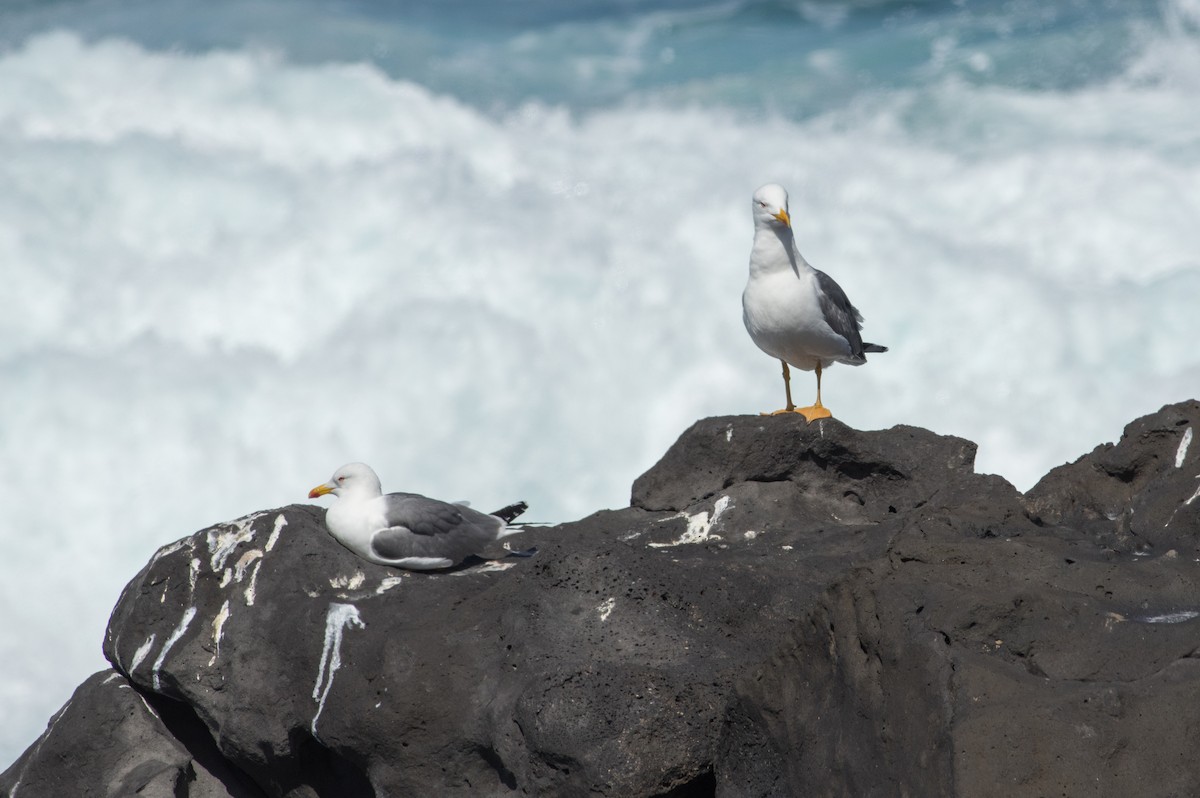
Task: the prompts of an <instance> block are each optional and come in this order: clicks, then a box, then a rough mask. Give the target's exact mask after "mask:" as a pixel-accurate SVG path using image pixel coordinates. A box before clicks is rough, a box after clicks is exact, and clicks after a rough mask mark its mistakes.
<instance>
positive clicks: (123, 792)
mask: <svg viewBox="0 0 1200 798" xmlns="http://www.w3.org/2000/svg"><path fill="white" fill-rule="evenodd" d="M0 791H2V792H3V793H4V795H6V796H15V795H18V794H19V795H31V796H38V795H45V796H79V797H80V798H82V796H118V795H119V796H127V795H138V796H143V798H180V796H190V797H191V798H258V796H262V795H263V793H262V792H261V791H260V790H258V789H257V788H255V787H254V786H253V784H252V783H251V782H250V781H249V780H248V779H246V778H245V777H244V776H243V775H242V774H240V773H238V772H237V771H235V770H233V769H232V768H230V767H229V766H228V765H227V764H226V763H225V761H224V760H223V758H222V757H221V756H220V754H218V753H217V750H216V748H215V746H213V744H212V739H211V738H210V737H209V736H208V733H207V731H206V730H205V729H204V727H203V726H201V725H200V724H199V723H197V722H195V720H194V715H192V713H191V712H190V710H188V709H187V708H186V707H182V706H175V705H172V702H170V701H166V700H164V699H161V698H157V697H155V696H153V695H149V696H148V695H145V694H142V693H139V692H138V691H137V690H134V689H133V687H132V686H131V685H130V683H129V681H128V680H127V679H126V678H125V677H124V676H122V675H121V674H120V673H117V672H115V671H103V672H101V673H97V674H95V675H94V676H92V677H91V678H90V679H88V680H87V681H86V682H84V683H83V684H82V685H80V686H79V688H78V689H76V691H75V694H74V695H73V696H71V699H70V700H69V701H68V702H67V703H66V705H65V706H63V708H62V709H61V710H59V712H58V714H56V715H55V716H54V717H53V718H51V719H50V724H49V728H48V729H47V730H46V733H45V734H44V735H42V737H41V739H39V740H38V741H37V742H36V743H35V744H34V745H33V746H32V747H31V748H30V749H29V750H28V751H27V752H26V753H25V755H24V756H22V757H21V758H20V759H18V760H17V761H16V762H15V763H14V764H13V766H12V767H11V768H9V770H8V771H7V772H6V773H5V774H4V775H3V776H0Z"/></svg>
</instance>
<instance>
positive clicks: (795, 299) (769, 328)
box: [742, 268, 852, 371]
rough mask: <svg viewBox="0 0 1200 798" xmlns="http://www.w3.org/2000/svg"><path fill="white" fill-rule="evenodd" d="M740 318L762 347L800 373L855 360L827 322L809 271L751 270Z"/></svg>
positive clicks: (848, 346)
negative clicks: (818, 365) (838, 361)
mask: <svg viewBox="0 0 1200 798" xmlns="http://www.w3.org/2000/svg"><path fill="white" fill-rule="evenodd" d="M742 320H743V321H744V322H745V323H746V331H747V332H749V333H750V338H751V339H752V340H753V341H754V343H755V344H757V345H758V348H759V349H761V350H763V351H764V352H766V353H767V354H768V355H771V356H772V357H777V358H779V359H780V360H785V361H787V362H788V363H789V364H790V365H792V366H795V367H796V368H799V369H805V370H808V371H811V370H812V369H815V368H816V367H817V361H818V360H820V361H821V362H822V363H823V364H825V365H828V364H829V363H831V362H833V361H836V360H841V359H843V358H849V357H851V356H852V355H851V352H850V345H849V343H847V341H846V339H845V338H843V337H842V336H840V335H838V334H837V333H835V332H834V331H833V330H832V329H831V328H830V327H829V325H828V324H826V323H825V316H824V314H823V313H822V312H821V304H820V301H819V299H818V293H817V278H816V273H815V272H813V271H812V270H811V269H806V268H801V269H800V273H799V274H797V273H796V272H795V271H792V270H791V269H787V270H773V271H760V272H758V273H754V272H753V271H752V272H751V274H750V279H749V281H748V282H747V283H746V290H745V291H744V292H743V293H742Z"/></svg>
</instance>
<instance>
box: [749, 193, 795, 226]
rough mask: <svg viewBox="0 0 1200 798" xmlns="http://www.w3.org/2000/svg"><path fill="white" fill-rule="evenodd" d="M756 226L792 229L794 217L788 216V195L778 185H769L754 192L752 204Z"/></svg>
mask: <svg viewBox="0 0 1200 798" xmlns="http://www.w3.org/2000/svg"><path fill="white" fill-rule="evenodd" d="M750 207H751V210H752V211H753V213H754V226H755V227H756V228H761V227H774V228H789V229H790V228H791V226H792V217H791V216H790V215H789V214H788V195H787V191H785V190H784V188H783V186H781V185H779V184H778V183H767V184H766V185H765V186H762V187H761V188H759V190H758V191H755V192H754V200H753V201H752V202H751V205H750Z"/></svg>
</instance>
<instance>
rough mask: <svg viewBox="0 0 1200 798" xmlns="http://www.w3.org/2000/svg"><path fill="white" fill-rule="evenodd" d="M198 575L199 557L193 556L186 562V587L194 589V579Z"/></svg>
mask: <svg viewBox="0 0 1200 798" xmlns="http://www.w3.org/2000/svg"><path fill="white" fill-rule="evenodd" d="M199 577H200V558H199V557H193V558H192V561H191V562H190V563H189V564H188V587H189V588H191V590H192V591H195V590H196V580H197V579H198V578H199Z"/></svg>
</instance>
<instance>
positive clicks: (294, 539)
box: [0, 403, 1200, 798]
mask: <svg viewBox="0 0 1200 798" xmlns="http://www.w3.org/2000/svg"><path fill="white" fill-rule="evenodd" d="M1198 407H1200V405H1197V404H1196V403H1187V404H1183V405H1177V406H1172V407H1168V408H1164V409H1163V410H1162V411H1160V412H1159V413H1158V414H1155V415H1154V416H1151V417H1148V418H1146V419H1142V420H1140V421H1138V422H1135V423H1134V424H1132V425H1130V427H1129V429H1128V430H1127V432H1126V436H1125V437H1124V438H1123V439H1122V441H1121V443H1120V444H1118V445H1117V446H1116V447H1107V448H1106V447H1101V448H1100V449H1097V451H1096V452H1094V453H1093V454H1092V455H1089V456H1088V457H1085V458H1083V459H1081V460H1080V461H1079V462H1077V463H1075V464H1073V465H1071V466H1066V467H1064V468H1062V469H1056V470H1055V471H1054V472H1052V473H1051V474H1050V475H1048V476H1047V478H1046V479H1045V480H1043V481H1042V483H1041V484H1039V485H1038V487H1037V488H1036V489H1035V490H1034V491H1031V493H1030V495H1029V496H1028V497H1023V496H1021V495H1020V494H1019V493H1018V492H1017V491H1016V490H1014V489H1013V488H1012V486H1011V485H1009V484H1008V483H1007V482H1005V481H1004V480H1002V479H999V478H998V477H992V476H984V475H978V474H975V473H974V472H973V470H972V460H973V457H974V445H973V444H971V443H969V442H967V441H962V440H959V439H955V438H947V437H942V436H937V435H934V434H933V433H930V432H927V431H925V430H920V429H913V428H907V427H897V428H894V429H891V430H885V431H879V432H859V431H855V430H851V429H849V428H847V427H845V426H844V425H842V424H840V423H838V422H835V421H832V420H827V421H822V422H817V423H815V424H812V425H806V424H804V422H803V420H802V419H800V418H798V417H797V418H787V417H772V418H760V417H753V418H745V417H737V418H719V419H707V420H705V421H702V422H699V423H697V424H696V425H695V426H693V427H692V428H691V429H690V430H688V431H687V432H686V433H685V434H684V435H683V436H682V437H681V438H680V440H679V441H678V442H677V443H676V444H675V446H673V447H672V448H671V450H670V451H669V452H668V453H667V454H666V455H665V456H664V458H663V460H662V461H661V462H660V463H658V464H657V465H656V466H655V467H654V468H653V469H651V470H650V471H649V472H648V473H647V474H646V475H644V476H643V477H642V478H640V479H639V480H638V481H637V483H636V485H635V486H634V491H633V501H632V505H633V506H631V507H629V508H627V509H624V510H620V511H615V512H607V511H606V512H602V513H597V514H596V515H593V516H590V517H589V518H585V519H583V520H582V521H579V522H576V523H573V524H564V525H562V526H559V527H553V528H542V529H530V530H528V531H527V532H526V533H524V537H523V539H521V540H520V544H521V545H523V546H530V545H536V546H537V547H538V553H537V554H536V555H535V556H533V557H531V558H517V557H511V558H508V559H505V560H502V561H499V562H475V563H474V564H471V565H468V566H467V567H463V568H460V569H458V570H455V571H451V572H444V573H408V572H402V571H395V570H392V569H388V568H385V567H382V566H376V565H372V564H370V563H366V562H363V561H361V560H358V559H357V558H355V557H354V555H352V554H350V553H349V552H348V551H346V550H345V549H343V548H342V547H341V546H339V545H338V544H337V543H336V542H335V541H333V540H332V538H330V537H329V536H328V535H327V534H326V533H325V532H324V531H323V528H322V526H321V519H322V511H321V510H320V509H318V508H314V507H311V506H293V507H286V508H283V509H280V510H273V511H269V512H265V513H259V514H256V515H254V516H251V517H248V518H246V519H241V520H239V521H237V522H234V523H231V524H226V525H220V526H217V527H213V528H212V529H209V530H205V531H203V532H200V533H197V534H196V535H193V536H192V537H190V538H185V539H183V540H181V541H179V542H178V543H175V544H172V545H171V546H168V547H165V548H164V549H163V550H161V551H160V552H159V553H158V554H156V555H155V557H154V559H153V560H151V562H150V563H149V564H148V565H147V566H146V568H145V569H144V570H143V571H142V573H140V574H139V575H138V576H137V577H136V578H135V579H134V580H133V581H132V582H130V584H129V586H128V587H127V589H126V591H125V593H124V595H123V596H122V598H121V600H120V602H119V603H118V605H117V607H116V609H115V610H114V612H113V616H112V620H111V622H110V626H109V632H108V637H107V640H106V642H105V652H106V654H107V656H108V657H109V660H110V662H112V663H113V665H114V667H115V668H116V669H117V671H119V672H120V674H124V675H126V676H128V679H129V681H128V683H127V682H125V681H124V677H122V676H120V675H115V674H111V673H110V674H107V675H104V674H102V675H99V676H97V677H95V678H94V679H93V680H91V681H90V682H89V683H88V684H86V685H85V686H84V687H83V688H81V689H80V694H79V695H77V697H76V698H75V699H73V700H72V702H71V704H69V705H68V707H67V709H66V710H65V711H64V713H63V714H62V716H61V717H58V718H56V720H55V722H54V723H53V724H52V727H51V729H50V731H48V733H47V735H46V736H45V737H43V738H42V740H40V741H38V742H37V743H35V744H34V746H32V747H31V748H30V749H29V751H28V752H26V754H25V756H23V757H22V758H21V759H20V760H18V762H17V763H15V764H14V765H13V767H11V768H10V769H9V770H8V771H7V772H6V773H5V774H4V775H3V776H2V777H0V788H3V789H9V788H10V787H11V786H12V784H13V783H14V782H15V781H16V780H17V779H20V780H21V781H20V784H21V786H20V787H19V788H18V792H17V794H18V795H24V794H26V793H28V794H31V795H38V794H44V795H59V794H74V793H71V792H70V791H69V790H68V791H67V792H55V791H54V790H55V789H58V787H57V786H56V785H60V784H61V785H68V786H69V785H71V784H82V783H88V784H92V785H96V786H94V787H93V788H92V792H81V793H79V794H97V795H101V794H103V795H121V794H130V792H131V791H134V792H135V791H136V789H138V787H139V785H148V786H146V788H145V789H144V790H143V792H142V793H141V794H146V795H152V794H157V793H154V792H153V790H158V789H166V788H167V786H168V785H169V786H170V789H172V790H174V793H169V792H168V793H163V794H173V795H204V796H208V795H213V796H223V795H234V796H239V797H240V796H243V795H246V796H249V795H259V794H264V795H272V796H281V795H282V796H321V797H322V798H324V797H325V796H339V797H340V796H350V797H351V798H352V797H353V796H393V795H395V796H399V795H408V794H414V795H438V796H442V795H447V796H453V795H464V796H465V795H472V796H475V795H479V796H491V795H495V796H499V795H504V796H508V795H550V796H557V795H562V796H576V795H611V796H675V798H684V797H685V796H714V795H720V796H775V795H780V796H786V795H797V796H824V795H837V796H896V795H908V796H932V795H964V796H1023V795H1029V796H1035V795H1036V796H1043V795H1056V796H1057V795H1071V796H1074V795H1107V796H1128V795H1161V796H1169V795H1176V796H1184V795H1194V794H1200V765H1196V764H1193V762H1192V756H1191V752H1192V751H1193V750H1194V749H1195V747H1196V746H1197V744H1198V743H1200V739H1198V737H1200V709H1198V708H1196V704H1197V702H1196V700H1195V699H1196V695H1197V691H1200V659H1197V657H1196V655H1195V652H1196V651H1197V649H1198V647H1200V632H1197V629H1200V565H1198V564H1197V557H1196V555H1195V552H1194V545H1195V541H1196V540H1197V538H1200V499H1197V500H1195V501H1189V497H1193V494H1194V492H1195V490H1196V488H1197V486H1198V485H1200V482H1197V471H1200V468H1198V455H1197V452H1200V446H1197V447H1191V446H1190V444H1185V443H1184V441H1185V436H1190V435H1191V434H1192V433H1191V432H1190V431H1191V430H1192V429H1194V427H1195V426H1196V422H1197V421H1200V416H1198V413H1197V409H1198ZM1186 439H1187V440H1189V441H1190V437H1188V438H1186ZM1177 462H1178V466H1177V465H1176V463H1177ZM1122 517H1128V518H1131V519H1132V521H1131V522H1127V523H1126V524H1125V525H1124V526H1122V524H1121V522H1120V520H1119V519H1121V518H1122ZM1143 519H1147V520H1145V521H1143ZM1143 523H1145V524H1147V525H1148V526H1154V525H1156V524H1157V525H1159V526H1155V528H1154V529H1153V530H1150V529H1148V528H1143V527H1142V526H1141V525H1142V524H1143ZM1164 530H1165V531H1164ZM1135 538H1136V541H1135V542H1131V541H1134V539H1135ZM1168 545H1169V546H1170V548H1166V546H1168ZM1147 552H1149V553H1148V554H1147ZM106 680H107V681H106ZM84 695H87V696H91V697H89V698H87V699H86V700H83V699H81V696H84ZM142 698H145V699H146V702H145V703H143V702H142ZM84 708H88V709H87V711H86V712H83V711H82V710H83V709H84ZM64 724H66V725H64ZM66 726H69V727H70V729H71V735H72V736H70V737H67V736H64V735H65V734H66V732H65V731H64V729H65V728H66ZM116 728H127V729H128V731H125V732H121V733H114V732H112V731H104V730H111V729H116ZM89 735H91V737H90V738H89ZM101 738H103V739H104V740H107V741H109V742H106V743H104V744H99V743H98V744H96V745H93V746H91V747H76V748H72V746H73V745H74V743H72V742H70V741H71V740H77V739H93V740H97V739H101ZM65 749H71V750H73V751H76V753H74V754H72V755H73V756H76V757H77V758H78V760H79V763H78V766H77V767H78V770H79V773H87V774H88V776H87V777H86V778H84V777H82V776H79V777H76V776H73V775H66V774H63V773H59V772H58V771H59V770H62V769H64V765H63V764H62V762H63V760H62V759H61V758H62V757H63V756H65V754H63V753H62V751H63V750H65ZM75 767H76V766H74V765H72V768H75ZM68 778H76V781H75V782H69V781H65V780H64V779H68ZM39 779H40V780H41V781H38V780H39ZM55 779H58V781H55ZM189 779H190V781H189ZM35 784H36V785H42V786H37V787H35V786H34V785H35ZM114 785H115V786H114ZM220 790H225V792H221V791H220Z"/></svg>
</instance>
